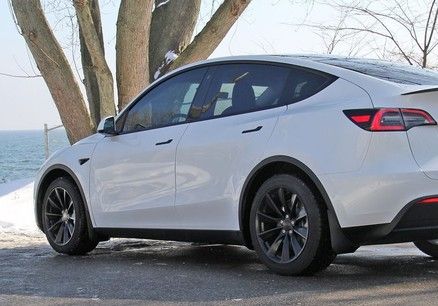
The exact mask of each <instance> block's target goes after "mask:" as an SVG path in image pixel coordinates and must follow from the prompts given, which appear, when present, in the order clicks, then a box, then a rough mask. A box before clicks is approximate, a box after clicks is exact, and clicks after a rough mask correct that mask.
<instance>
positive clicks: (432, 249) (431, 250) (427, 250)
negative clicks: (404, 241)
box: [414, 240, 438, 259]
mask: <svg viewBox="0 0 438 306" xmlns="http://www.w3.org/2000/svg"><path fill="white" fill-rule="evenodd" d="M414 244H415V246H416V247H417V248H418V249H419V250H420V251H421V252H423V253H424V254H426V255H429V256H430V257H433V258H435V259H438V240H436V242H432V241H426V240H425V241H415V242H414Z"/></svg>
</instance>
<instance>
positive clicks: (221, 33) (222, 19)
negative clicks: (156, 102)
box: [162, 0, 251, 72]
mask: <svg viewBox="0 0 438 306" xmlns="http://www.w3.org/2000/svg"><path fill="white" fill-rule="evenodd" d="M250 2H251V0H224V2H223V3H222V4H221V5H220V6H219V8H218V9H217V11H216V12H215V13H214V14H213V16H212V17H211V19H210V20H209V21H208V22H207V24H206V25H205V27H204V28H203V29H202V30H201V32H199V34H198V35H196V37H195V38H194V40H193V41H192V42H191V43H190V45H189V46H188V47H187V48H186V49H185V50H184V51H183V52H182V53H181V55H180V56H178V58H177V59H175V60H174V61H173V62H171V63H170V64H169V65H168V66H167V67H166V69H163V70H162V72H166V71H169V70H173V69H176V68H178V67H181V66H183V65H186V64H190V63H193V62H196V61H200V60H204V59H206V58H208V57H209V56H210V54H211V53H213V51H214V50H215V49H216V48H217V46H218V45H219V44H220V42H221V41H222V40H223V39H224V37H225V35H227V33H228V31H229V30H230V29H231V27H232V26H233V25H234V23H235V22H236V21H237V19H238V18H239V17H240V15H241V14H242V13H243V11H244V10H245V9H246V8H247V7H248V5H249V4H250Z"/></svg>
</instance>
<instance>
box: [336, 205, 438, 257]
mask: <svg viewBox="0 0 438 306" xmlns="http://www.w3.org/2000/svg"><path fill="white" fill-rule="evenodd" d="M423 199H424V198H420V199H416V200H414V201H412V202H411V203H409V204H407V205H406V206H405V207H404V208H403V209H402V210H401V211H400V212H399V213H398V215H397V216H396V217H395V218H394V220H393V221H392V222H391V223H385V224H374V225H366V226H357V227H346V228H341V229H339V230H340V232H341V234H342V236H343V241H342V242H343V243H342V245H340V247H338V249H337V250H335V251H337V252H338V253H344V252H351V251H354V250H356V249H357V248H358V247H359V246H361V245H370V244H390V243H401V242H412V241H420V240H433V239H438V203H433V204H421V201H422V200H423Z"/></svg>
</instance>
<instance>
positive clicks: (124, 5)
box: [116, 0, 153, 111]
mask: <svg viewBox="0 0 438 306" xmlns="http://www.w3.org/2000/svg"><path fill="white" fill-rule="evenodd" d="M152 5H153V0H122V1H121V3H120V8H119V15H118V18H117V35H116V51H117V54H116V70H117V71H116V75H117V90H118V95H119V100H118V108H119V111H120V110H121V109H122V108H123V107H125V106H126V105H127V104H128V103H129V102H130V101H131V100H132V99H133V98H134V97H135V96H137V95H138V94H139V93H140V92H141V90H142V89H144V87H145V86H146V85H147V84H148V83H149V56H148V50H149V30H150V24H151V15H152Z"/></svg>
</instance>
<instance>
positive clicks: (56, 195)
mask: <svg viewBox="0 0 438 306" xmlns="http://www.w3.org/2000/svg"><path fill="white" fill-rule="evenodd" d="M49 197H50V200H49ZM67 203H68V204H67ZM42 205H43V207H42V209H41V213H42V216H41V218H42V224H43V230H44V233H45V234H46V237H47V240H48V242H49V243H50V245H51V246H52V248H53V249H54V250H55V251H56V252H58V253H62V254H68V255H83V254H86V253H88V252H91V251H92V250H93V249H94V248H96V246H97V244H98V243H99V241H98V240H97V239H90V237H89V235H88V226H87V218H86V212H85V207H84V202H83V200H82V196H81V194H80V191H79V189H78V187H77V186H76V184H75V183H74V182H73V181H71V180H70V179H69V178H66V177H59V178H57V179H55V180H54V181H53V182H52V183H51V184H50V185H49V187H48V188H47V190H46V193H45V195H44V201H43V204H42ZM64 219H65V220H64ZM55 223H56V224H55ZM59 235H60V236H59Z"/></svg>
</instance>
